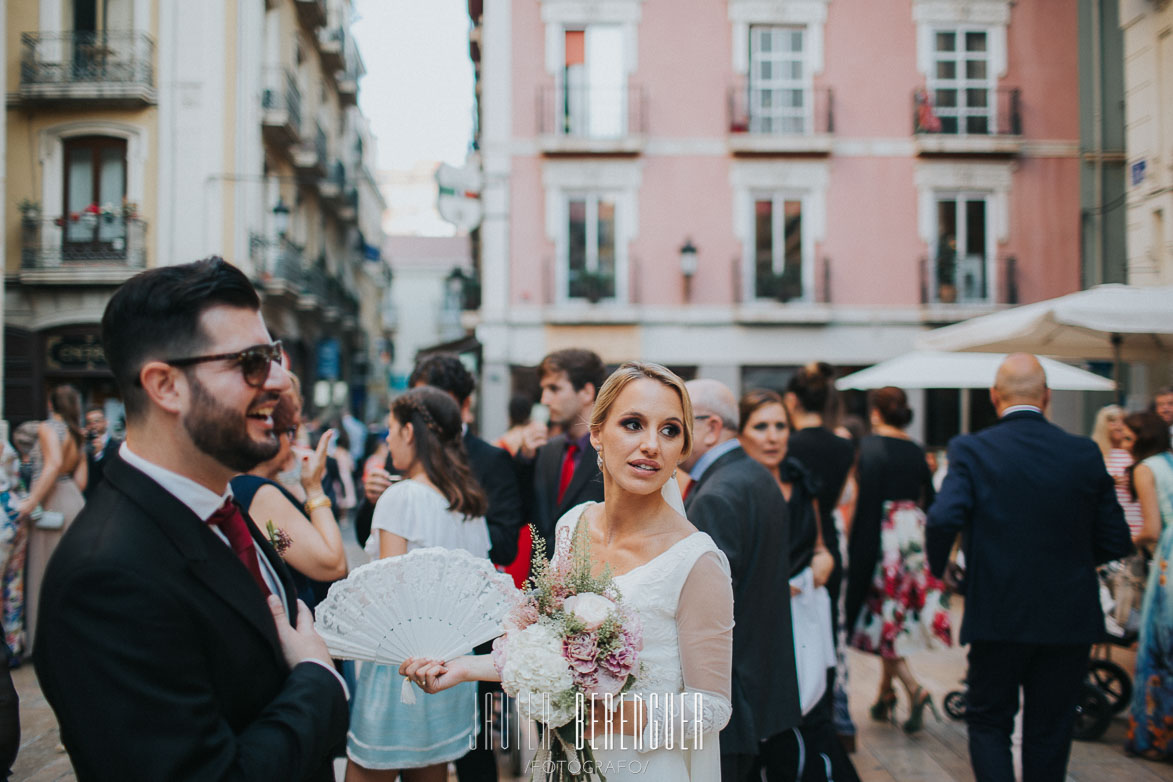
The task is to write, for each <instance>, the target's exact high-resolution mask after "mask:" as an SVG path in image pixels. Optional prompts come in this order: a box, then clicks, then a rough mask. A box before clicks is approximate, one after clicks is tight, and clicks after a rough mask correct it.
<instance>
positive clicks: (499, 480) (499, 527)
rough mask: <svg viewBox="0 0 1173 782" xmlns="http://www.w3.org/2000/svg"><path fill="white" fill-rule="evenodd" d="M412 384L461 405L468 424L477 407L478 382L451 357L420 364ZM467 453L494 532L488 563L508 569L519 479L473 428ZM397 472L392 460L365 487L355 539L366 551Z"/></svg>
mask: <svg viewBox="0 0 1173 782" xmlns="http://www.w3.org/2000/svg"><path fill="white" fill-rule="evenodd" d="M407 383H408V385H409V386H411V387H412V388H418V387H419V386H435V387H436V388H438V389H440V390H441V391H446V392H448V393H449V394H450V395H451V396H452V398H453V399H455V400H456V403H457V404H458V405H460V413H461V415H462V416H463V417H464V420H465V421H468V420H469V410H470V408H471V406H472V392H473V390H474V389H475V388H476V379H475V378H474V377H473V376H472V373H471V372H469V371H468V369H466V368H465V366H464V364H463V363H462V362H461V360H460V359H459V358H458V357H457V356H456V355H454V354H452V353H433V354H431V355H428V356H424V357H423V358H421V359H420V360H419V362H417V363H416V365H415V369H413V370H412V372H411V377H410V378H408V380H407ZM464 450H465V451H466V452H467V454H468V466H469V468H470V469H471V470H472V474H473V476H475V477H476V479H477V483H479V484H480V485H481V488H482V489H484V490H485V494H486V495H487V496H488V499H489V509H488V510H487V511H486V512H485V523H486V524H488V526H489V543H490V549H489V559H491V560H492V561H493V564H494V565H508V564H509V563H510V562H512V561H513V558H514V557H516V556H517V535H518V533H519V532H520V531H521V520H522V502H521V494H520V492H519V491H518V486H517V473H516V472H514V469H513V459H512V458H511V457H510V456H509V452H508V451H505V450H502V449H501V448H497V447H496V446H493V445H489V444H488V443H487V442H485V441H484V440H482V439H481V438H479V437H477V436H476V435H475V434H473V433H472V432H471V431H469V428H468V426H467V425H466V426H465V427H464ZM394 472H395V466H394V465H393V464H392V463H391V456H390V454H388V456H387V462H386V464H384V465H383V469H382V470H371V471H370V474H369V475H368V476H367V480H366V482H365V483H364V484H363V495H364V496H363V501H362V503H361V504H360V505H359V508H358V512H357V513H356V514H355V535H357V536H358V539H359V543H360V544H362V545H366V539H367V536H368V535H370V533H371V516H372V515H373V514H374V512H375V503H376V502H378V501H379V497H381V496H383V492H384V491H386V490H387V487H388V486H390V485H391V481H392V475H393V474H394Z"/></svg>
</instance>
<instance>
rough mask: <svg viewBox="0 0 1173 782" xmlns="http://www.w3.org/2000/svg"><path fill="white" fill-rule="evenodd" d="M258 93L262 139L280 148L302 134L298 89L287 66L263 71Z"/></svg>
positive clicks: (295, 140)
mask: <svg viewBox="0 0 1173 782" xmlns="http://www.w3.org/2000/svg"><path fill="white" fill-rule="evenodd" d="M264 77H265V88H264V90H263V91H262V92H261V109H262V116H261V132H262V134H263V136H264V138H265V141H267V142H269V143H270V144H273V145H275V146H279V147H282V148H285V147H288V146H290V145H291V144H296V143H297V141H298V139H299V138H300V137H301V90H299V89H298V88H297V81H296V80H295V79H294V78H293V72H292V71H290V70H288V69H286V68H268V69H266V70H265V74H264Z"/></svg>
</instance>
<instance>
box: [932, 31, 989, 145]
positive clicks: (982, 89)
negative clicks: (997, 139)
mask: <svg viewBox="0 0 1173 782" xmlns="http://www.w3.org/2000/svg"><path fill="white" fill-rule="evenodd" d="M989 43H990V35H989V33H988V32H987V31H986V30H982V29H976V30H975V29H971V28H964V27H963V28H957V29H949V30H937V31H936V33H935V35H934V36H933V66H932V68H933V69H932V72H931V74H930V78H929V90H930V93H931V94H932V96H933V110H934V112H935V113H936V115H937V118H938V119H939V120H940V121H941V132H942V133H951V134H955V135H960V136H965V135H976V136H984V135H989V134H991V133H994V132H995V130H996V128H997V123H996V121H995V117H994V101H993V91H994V86H995V84H994V81H995V80H994V78H993V73H992V69H991V67H990V45H989Z"/></svg>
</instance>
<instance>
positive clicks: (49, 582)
mask: <svg viewBox="0 0 1173 782" xmlns="http://www.w3.org/2000/svg"><path fill="white" fill-rule="evenodd" d="M249 528H250V532H251V533H252V536H253V542H254V543H255V544H256V546H257V548H258V549H259V550H260V552H261V553H262V554H263V555H264V556H265V557H266V558H267V559H268V560H269V562H270V563H271V564H272V565H273V567H274V569H275V570H276V571H277V574H278V576H279V577H280V578H281V581H282V585H283V587H284V589H285V595H286V600H287V601H288V602H289V603H290V604H291V605H290V611H291V612H293V611H295V610H296V602H295V599H296V595H295V594H294V591H293V584H292V582H291V581H290V578H289V573H288V571H287V569H286V568H285V565H284V564H283V563H282V562H281V559H280V558H279V557H278V556H277V554H276V552H274V551H273V548H272V546H270V545H269V543H268V541H267V540H266V539H265V537H264V535H262V534H260V532H259V531H258V530H257V528H256V526H255V525H254V524H251V523H250V524H249ZM293 619H294V617H292V616H291V621H293ZM36 650H37V653H36V656H35V658H34V660H33V662H34V664H35V665H36V669H37V678H38V679H39V680H40V683H41V689H42V691H43V692H44V695H45V698H46V700H48V701H49V704H50V705H51V706H52V707H53V711H54V712H55V713H56V714H57V718H58V721H59V722H60V724H61V740H62V742H63V743H64V744H65V747H66V749H67V750H68V751H69V757H70V760H71V761H72V763H73V767H74V770H75V772H76V773H77V778H78V780H80V781H81V782H87V781H94V780H97V781H101V780H111V782H113V781H114V780H118V782H124V781H125V780H164V779H167V780H181V779H182V780H196V779H201V780H203V779H208V780H210V779H215V780H224V781H225V782H227V780H241V782H243V781H244V780H254V779H281V780H291V781H292V780H300V781H302V782H326V781H327V780H333V779H334V769H333V757H334V751H335V749H336V748H338V747H340V746H341V745H342V743H343V741H344V740H345V737H346V728H347V722H348V713H347V711H348V710H347V704H346V696H345V695H344V693H343V690H342V686H341V685H340V684H339V682H338V681H337V680H336V679H335V677H334V674H333V673H331V672H330V671H328V670H326V669H325V668H324V667H323V666H321V665H318V664H316V663H310V662H305V663H301V664H299V665H297V666H295V667H294V668H292V669H290V667H289V665H288V663H287V662H286V661H285V655H284V654H283V652H282V650H281V644H280V641H279V640H278V638H277V628H276V626H275V625H274V623H273V615H272V613H271V611H270V610H269V607H268V606H267V605H266V604H265V599H264V596H263V595H262V593H261V590H259V589H257V585H256V583H255V582H254V581H253V580H252V577H251V576H249V573H248V570H246V569H245V568H244V566H243V565H241V562H240V560H239V559H237V557H236V555H235V554H234V553H233V552H232V550H231V549H230V548H229V547H228V546H226V545H224V543H223V541H221V540H219V539H218V538H217V537H216V534H215V533H214V532H212V531H211V530H210V529H209V528H208V525H207V524H204V523H202V522H201V521H200V520H199V518H197V517H196V515H195V514H194V513H192V512H191V510H190V509H189V508H188V507H187V506H186V505H184V504H183V503H182V502H180V501H179V499H177V498H176V497H175V496H174V495H172V494H170V493H169V492H167V491H166V490H165V489H164V488H163V487H162V486H160V485H159V484H158V483H156V482H155V481H153V480H151V479H150V478H149V477H147V476H146V475H145V474H144V473H142V472H141V471H139V470H137V469H135V468H134V467H132V466H131V465H129V464H127V463H126V462H125V461H124V460H123V459H122V458H121V457H120V456H119V455H118V453H117V452H112V453H111V454H110V456H109V457H108V463H107V465H106V480H105V481H103V482H102V484H101V485H100V486H98V488H97V491H96V492H95V494H94V498H93V499H92V500H90V501H89V502H87V503H86V506H85V508H84V509H83V510H82V512H81V513H80V514H79V515H78V517H77V518H76V519H75V520H74V522H73V524H72V525H71V526H70V528H69V529H68V530H67V531H66V532H65V535H64V536H63V537H62V539H61V542H60V544H59V545H58V546H57V550H56V551H55V552H54V553H53V556H52V558H51V559H50V560H49V567H48V569H47V570H46V572H45V582H44V586H43V588H42V590H41V621H40V622H38V624H37V643H36Z"/></svg>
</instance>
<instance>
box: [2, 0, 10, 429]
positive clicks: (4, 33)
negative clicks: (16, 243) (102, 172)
mask: <svg viewBox="0 0 1173 782" xmlns="http://www.w3.org/2000/svg"><path fill="white" fill-rule="evenodd" d="M7 5H8V4H7V3H6V2H5V0H0V63H7V62H8V56H7V53H6V52H5V46H6V44H7V42H8V32H7V29H6V22H7V21H8V8H7ZM7 208H8V112H7V111H5V112H4V116H3V117H0V325H3V324H4V323H5V319H4V278H5V277H6V276H7V272H8V255H7V253H6V252H5V248H6V247H7V245H8V241H7V234H6V231H5V228H6V226H7V220H6V219H5V213H4V210H6V209H7ZM0 436H2V437H3V438H4V440H5V441H7V440H8V420H7V419H5V418H4V339H3V338H2V337H0Z"/></svg>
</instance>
